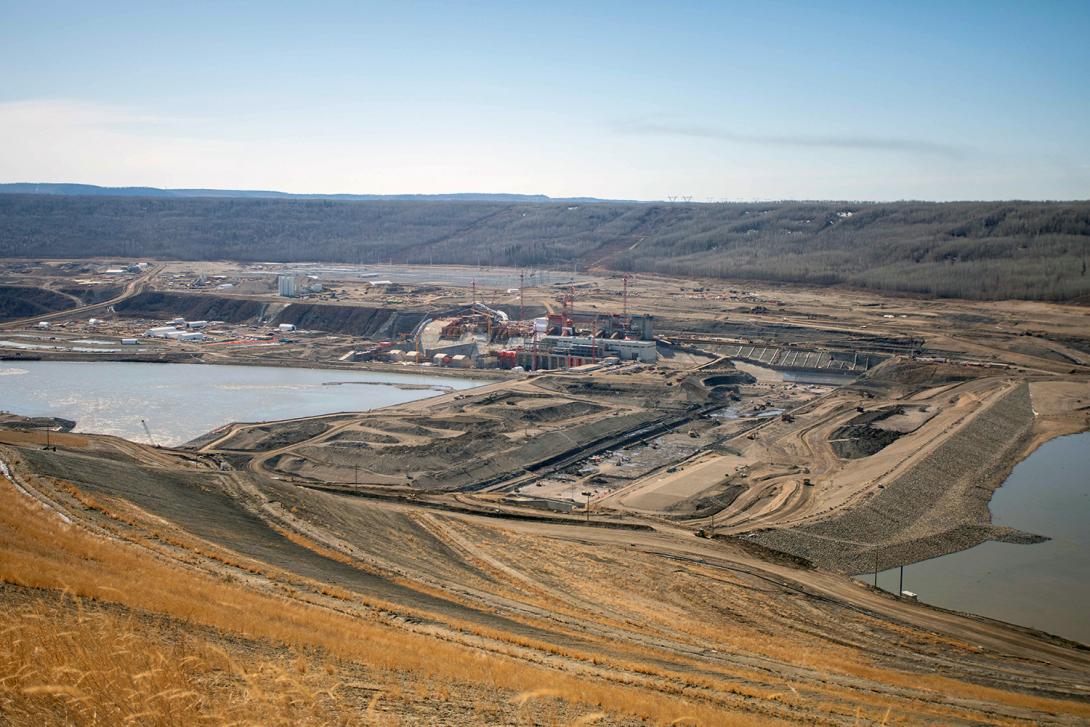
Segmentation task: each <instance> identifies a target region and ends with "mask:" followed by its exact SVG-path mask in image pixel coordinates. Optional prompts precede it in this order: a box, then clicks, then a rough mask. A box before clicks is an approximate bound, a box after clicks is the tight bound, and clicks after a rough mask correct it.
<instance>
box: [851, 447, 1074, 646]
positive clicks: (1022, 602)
mask: <svg viewBox="0 0 1090 727" xmlns="http://www.w3.org/2000/svg"><path fill="white" fill-rule="evenodd" d="M990 507H991V511H992V521H993V522H995V523H996V524H999V525H1008V526H1010V527H1013V528H1018V529H1019V530H1025V531H1027V532H1031V533H1035V534H1037V535H1045V536H1047V537H1049V538H1051V540H1049V541H1047V542H1044V543H1036V544H1033V545H1018V544H1014V543H996V542H987V543H981V544H980V545H978V546H976V547H975V548H970V549H969V550H964V551H962V552H960V553H951V554H950V555H944V556H941V557H939V558H933V559H931V560H926V561H923V562H921V563H915V564H913V565H909V566H905V583H904V588H905V590H906V591H912V592H914V593H916V594H918V596H919V599H920V600H921V601H925V602H927V603H932V604H934V605H936V606H942V607H944V608H950V609H954V610H957V611H968V612H970V613H975V614H979V615H981V616H989V617H991V618H996V619H1000V620H1002V621H1009V622H1011V623H1016V624H1021V625H1023V626H1032V627H1034V628H1038V629H1041V630H1042V631H1048V632H1049V633H1053V634H1056V635H1058V636H1064V637H1067V638H1069V639H1075V640H1076V641H1081V642H1083V643H1085V644H1090V616H1088V615H1087V614H1088V613H1090V609H1088V607H1087V603H1090V524H1088V523H1090V432H1083V433H1081V434H1073V435H1070V436H1066V437H1059V438H1057V439H1053V440H1051V441H1049V442H1046V443H1045V444H1043V445H1042V446H1041V447H1039V448H1038V449H1037V450H1036V451H1035V452H1033V454H1031V455H1030V456H1029V457H1027V458H1026V459H1025V460H1024V461H1022V462H1021V463H1019V464H1018V465H1017V466H1016V467H1015V468H1014V470H1013V471H1012V472H1011V474H1010V476H1009V477H1008V478H1007V479H1006V481H1005V482H1004V483H1003V486H1002V487H1000V488H999V489H998V490H996V492H995V495H994V496H993V497H992V501H991V505H990ZM873 577H874V576H873V574H871V575H861V576H858V578H859V579H860V580H863V581H866V582H868V583H870V582H872V581H873ZM878 585H879V586H880V587H882V588H885V589H886V590H889V591H893V592H896V591H897V586H898V569H892V570H888V571H884V572H882V573H879V574H878Z"/></svg>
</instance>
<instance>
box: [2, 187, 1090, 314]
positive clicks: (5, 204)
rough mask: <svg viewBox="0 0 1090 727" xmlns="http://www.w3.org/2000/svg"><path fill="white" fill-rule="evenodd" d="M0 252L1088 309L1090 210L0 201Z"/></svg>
mask: <svg viewBox="0 0 1090 727" xmlns="http://www.w3.org/2000/svg"><path fill="white" fill-rule="evenodd" d="M0 256H4V257H41V256H50V257H93V256H108V257H138V256H143V257H156V258H163V259H231V260H251V261H254V260H268V261H304V260H309V261H330V262H351V263H369V262H387V261H393V262H403V263H429V262H434V263H464V264H477V263H478V262H479V263H480V264H490V265H511V266H534V267H545V266H556V267H562V268H570V267H571V266H572V265H573V264H575V265H578V266H579V267H580V268H581V269H585V268H588V267H600V268H605V269H612V270H626V271H643V272H660V273H668V274H680V275H692V276H718V277H723V278H730V279H751V280H767V281H789V282H804V283H813V284H846V285H851V286H857V287H863V288H873V289H879V290H891V291H904V292H912V293H920V294H925V295H935V296H961V297H970V298H982V299H994V298H1026V299H1044V300H1077V299H1087V298H1088V297H1090V274H1088V273H1087V265H1088V264H1090V202H1055V203H1052V202H1049V203H1039V202H958V203H941V204H940V203H927V202H900V203H887V204H871V203H847V202H843V203H839V202H775V203H754V204H650V203H649V204H620V203H611V204H553V203H510V202H504V201H495V202H458V201H363V202H354V201H332V200H279V199H202V198H193V199H184V198H183V199H174V198H141V197H104V196H45V195H29V194H10V195H0Z"/></svg>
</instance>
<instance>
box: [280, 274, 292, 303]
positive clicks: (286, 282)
mask: <svg viewBox="0 0 1090 727" xmlns="http://www.w3.org/2000/svg"><path fill="white" fill-rule="evenodd" d="M276 292H277V293H278V294H279V295H280V296H281V297H283V298H294V297H295V278H294V277H293V276H291V275H279V276H277V278H276Z"/></svg>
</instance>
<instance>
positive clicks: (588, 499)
mask: <svg viewBox="0 0 1090 727" xmlns="http://www.w3.org/2000/svg"><path fill="white" fill-rule="evenodd" d="M583 497H585V498H587V506H586V511H587V522H588V523H589V522H590V491H589V490H586V491H584V492H583Z"/></svg>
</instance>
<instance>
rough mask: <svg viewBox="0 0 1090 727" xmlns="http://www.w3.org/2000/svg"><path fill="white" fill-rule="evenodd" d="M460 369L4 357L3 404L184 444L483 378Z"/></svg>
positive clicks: (0, 375)
mask: <svg viewBox="0 0 1090 727" xmlns="http://www.w3.org/2000/svg"><path fill="white" fill-rule="evenodd" d="M482 383H486V382H483V381H481V380H479V379H463V378H456V377H453V376H427V375H418V374H402V373H386V372H372V371H342V370H334V369H302V368H283V367H272V366H223V365H210V364H153V363H122V362H112V361H93V362H84V361H18V362H12V361H2V362H0V410H3V411H7V412H11V413H14V414H22V415H25V416H56V417H62V418H65V419H74V420H75V421H76V431H78V432H95V433H100V434H115V435H118V436H121V437H125V438H127V439H133V440H136V441H141V442H145V441H147V435H146V434H145V433H144V429H143V426H142V425H141V424H140V420H141V419H144V420H146V421H147V423H148V426H149V427H150V428H151V432H152V436H154V437H155V440H156V442H157V443H159V444H165V445H171V446H173V445H178V444H181V443H183V442H187V441H189V440H190V439H193V438H194V437H197V436H199V435H201V434H204V433H205V432H208V431H210V430H212V429H215V428H216V427H219V426H221V425H223V424H226V423H228V422H233V421H241V422H254V421H266V420H271V419H289V418H292V417H302V416H313V415H316V414H329V413H332V412H339V411H361V410H364V409H375V408H378V407H383V406H390V405H392V404H402V403H405V402H408V401H415V400H417V399H422V398H425V397H428V396H435V395H437V394H439V393H440V392H442V391H449V390H451V389H467V388H470V387H473V386H480V385H481V384H482Z"/></svg>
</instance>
